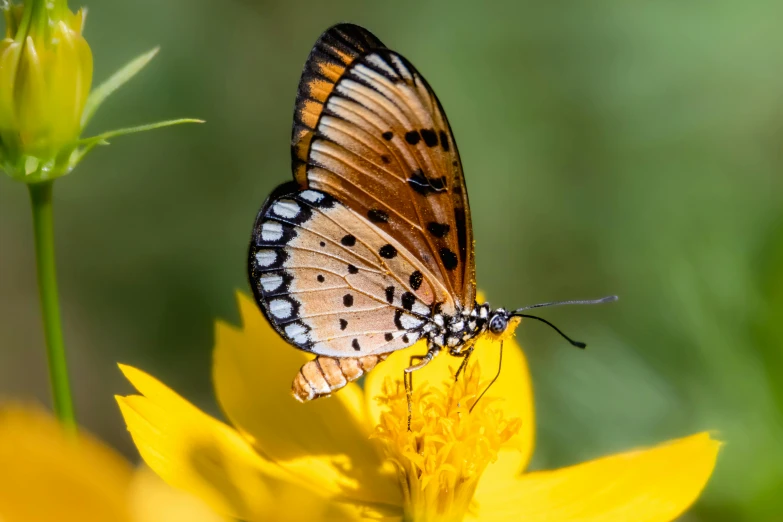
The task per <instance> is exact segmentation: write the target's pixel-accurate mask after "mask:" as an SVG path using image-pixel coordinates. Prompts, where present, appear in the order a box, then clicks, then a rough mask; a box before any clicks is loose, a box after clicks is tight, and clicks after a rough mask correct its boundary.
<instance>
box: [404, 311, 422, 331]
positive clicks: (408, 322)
mask: <svg viewBox="0 0 783 522" xmlns="http://www.w3.org/2000/svg"><path fill="white" fill-rule="evenodd" d="M400 324H401V325H402V327H403V328H404V329H405V330H413V329H415V328H418V327H419V326H421V325H422V324H424V320H423V319H419V318H418V317H416V316H414V315H410V314H402V315H401V316H400Z"/></svg>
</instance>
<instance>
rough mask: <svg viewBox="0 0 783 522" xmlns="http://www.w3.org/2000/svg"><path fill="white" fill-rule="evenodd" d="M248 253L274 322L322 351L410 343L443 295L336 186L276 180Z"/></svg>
mask: <svg viewBox="0 0 783 522" xmlns="http://www.w3.org/2000/svg"><path fill="white" fill-rule="evenodd" d="M248 262H249V273H250V280H251V284H252V286H253V291H254V293H255V297H256V300H257V302H258V303H260V305H261V307H262V310H263V311H264V314H265V315H266V317H267V319H268V320H269V322H270V323H271V324H272V325H273V326H274V327H275V329H276V330H277V331H278V332H279V333H280V335H282V336H283V337H284V338H285V339H286V340H288V342H290V343H292V344H294V345H295V346H297V347H298V348H300V349H303V350H307V351H310V352H314V353H317V354H320V355H328V356H333V357H357V356H363V355H370V354H381V353H388V352H391V351H394V350H398V349H401V348H404V347H406V346H409V345H411V344H413V343H414V342H416V341H417V340H418V339H419V337H420V336H421V334H422V329H423V328H425V327H426V325H427V324H428V319H429V318H431V317H432V314H433V305H434V304H435V303H436V302H437V294H436V290H437V286H436V285H437V283H436V279H435V277H434V276H433V274H432V273H431V272H429V270H428V268H427V267H426V266H425V265H424V264H423V263H421V261H419V260H418V259H416V257H415V256H412V255H411V254H410V253H408V252H406V251H405V250H404V249H403V248H401V247H400V246H399V245H398V244H397V242H396V241H395V240H394V238H392V237H391V236H390V235H388V234H387V233H385V232H384V231H383V230H381V229H379V228H377V227H376V226H374V225H373V224H372V223H370V222H369V221H368V220H367V219H366V218H364V216H362V215H359V214H357V213H356V212H355V211H353V210H352V209H350V208H348V207H346V206H344V205H342V204H341V203H340V202H338V201H337V200H336V199H335V198H333V197H332V196H330V195H328V194H325V193H323V192H320V191H317V190H313V189H308V190H304V191H298V190H297V187H296V185H295V184H287V185H283V186H281V187H280V188H278V190H276V191H275V192H274V193H273V195H272V196H270V199H269V200H268V201H267V202H266V203H265V205H264V207H263V208H262V209H261V212H260V213H259V215H258V217H257V219H256V223H255V227H254V229H253V239H252V242H251V245H250V256H249V260H248Z"/></svg>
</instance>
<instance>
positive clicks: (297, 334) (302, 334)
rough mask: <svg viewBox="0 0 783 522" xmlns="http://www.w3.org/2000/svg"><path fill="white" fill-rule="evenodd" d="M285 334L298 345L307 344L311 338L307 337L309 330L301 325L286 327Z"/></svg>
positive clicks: (295, 324) (294, 324) (293, 324)
mask: <svg viewBox="0 0 783 522" xmlns="http://www.w3.org/2000/svg"><path fill="white" fill-rule="evenodd" d="M285 333H286V335H288V337H290V338H291V339H293V340H294V342H295V343H297V344H306V343H307V342H308V341H309V340H310V337H308V335H307V328H305V327H304V325H302V324H299V323H292V324H289V325H288V326H286V327H285Z"/></svg>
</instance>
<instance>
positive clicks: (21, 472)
mask: <svg viewBox="0 0 783 522" xmlns="http://www.w3.org/2000/svg"><path fill="white" fill-rule="evenodd" d="M0 470H1V471H0V520H2V521H3V522H52V521H57V522H107V521H112V522H164V521H171V520H188V521H189V522H220V521H222V520H225V519H224V518H222V517H220V516H218V515H216V514H214V512H212V511H211V510H209V509H208V508H207V506H206V505H205V504H204V503H203V501H201V500H200V499H197V498H196V497H193V496H191V495H189V494H186V493H184V492H182V491H178V490H175V489H173V488H172V487H170V486H168V485H167V484H165V483H164V482H163V481H162V480H160V479H159V478H158V477H157V476H156V475H154V474H153V473H152V472H151V471H149V469H147V468H141V469H139V470H134V468H133V467H132V466H131V465H130V463H129V462H127V461H126V460H125V459H123V458H122V457H121V456H120V455H119V454H117V453H116V452H115V451H114V450H112V449H110V448H109V447H107V446H105V445H104V444H102V443H101V442H100V441H98V440H96V439H94V438H92V437H90V436H88V435H86V434H85V432H84V431H83V430H82V431H80V432H79V435H78V436H74V435H73V434H72V433H70V432H66V431H65V430H64V429H63V428H62V426H61V425H60V424H59V423H58V422H57V421H56V420H55V419H54V418H52V416H51V415H49V414H48V413H46V412H44V411H43V410H41V409H39V408H36V407H29V406H23V405H20V404H13V403H6V404H3V405H0Z"/></svg>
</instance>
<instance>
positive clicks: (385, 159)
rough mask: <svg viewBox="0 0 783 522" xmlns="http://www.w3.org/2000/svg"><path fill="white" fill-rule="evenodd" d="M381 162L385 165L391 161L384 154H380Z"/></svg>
mask: <svg viewBox="0 0 783 522" xmlns="http://www.w3.org/2000/svg"><path fill="white" fill-rule="evenodd" d="M381 161H382V162H384V163H386V164H389V163H391V160H390V159H389V156H387V155H386V154H382V155H381Z"/></svg>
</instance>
